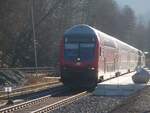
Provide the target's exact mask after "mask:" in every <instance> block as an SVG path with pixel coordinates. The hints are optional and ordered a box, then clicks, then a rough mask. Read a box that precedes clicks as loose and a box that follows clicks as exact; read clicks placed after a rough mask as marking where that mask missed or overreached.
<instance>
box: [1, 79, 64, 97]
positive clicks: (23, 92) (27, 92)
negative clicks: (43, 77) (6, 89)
mask: <svg viewBox="0 0 150 113" xmlns="http://www.w3.org/2000/svg"><path fill="white" fill-rule="evenodd" d="M56 85H62V83H60V82H59V81H58V82H53V83H49V84H47V85H45V86H42V87H37V88H34V89H33V87H32V88H31V87H30V89H28V90H21V91H15V92H12V93H10V95H9V96H10V97H15V96H19V95H24V94H29V93H35V92H38V91H42V90H45V89H47V88H53V87H55V86H56ZM7 96H8V95H7V94H4V95H1V96H0V99H5V98H7Z"/></svg>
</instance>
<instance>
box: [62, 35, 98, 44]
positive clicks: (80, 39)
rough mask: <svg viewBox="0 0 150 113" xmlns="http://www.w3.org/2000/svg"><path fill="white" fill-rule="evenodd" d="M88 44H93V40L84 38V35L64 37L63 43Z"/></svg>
mask: <svg viewBox="0 0 150 113" xmlns="http://www.w3.org/2000/svg"><path fill="white" fill-rule="evenodd" d="M79 42H80V43H86V42H87V43H88V42H95V38H94V37H93V36H91V37H89V36H86V35H85V36H84V35H77V36H76V35H75V36H69V37H65V43H79Z"/></svg>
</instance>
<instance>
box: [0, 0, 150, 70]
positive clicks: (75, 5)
mask: <svg viewBox="0 0 150 113" xmlns="http://www.w3.org/2000/svg"><path fill="white" fill-rule="evenodd" d="M32 9H33V16H34V23H35V24H34V25H35V36H36V47H37V61H38V62H37V64H38V66H40V67H41V66H56V65H57V64H58V54H59V41H60V39H61V38H62V36H63V33H64V31H65V30H66V29H67V28H69V27H71V26H73V25H76V24H88V25H91V26H93V27H95V28H96V29H99V30H101V31H103V32H105V33H107V34H109V35H112V36H114V37H116V38H118V39H119V40H122V41H124V42H126V43H128V44H130V45H132V46H134V47H136V48H138V49H141V50H143V51H148V52H150V44H149V43H150V38H149V37H150V22H149V25H147V26H145V25H144V24H143V22H142V20H141V21H137V17H136V16H135V13H134V11H133V10H132V9H131V8H130V7H129V6H125V7H124V8H119V6H118V4H117V3H116V2H115V1H114V0H1V1H0V67H1V68H2V67H32V66H35V60H34V59H35V58H34V38H33V29H32V18H31V14H32Z"/></svg>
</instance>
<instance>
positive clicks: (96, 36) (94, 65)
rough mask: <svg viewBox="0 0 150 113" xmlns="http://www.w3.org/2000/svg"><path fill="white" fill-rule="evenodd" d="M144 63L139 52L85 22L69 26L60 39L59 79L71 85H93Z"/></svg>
mask: <svg viewBox="0 0 150 113" xmlns="http://www.w3.org/2000/svg"><path fill="white" fill-rule="evenodd" d="M144 65H145V56H144V53H143V52H142V51H140V50H138V49H136V48H134V47H132V46H130V45H128V44H126V43H124V42H122V41H120V40H118V39H116V38H114V37H112V36H110V35H107V34H106V33H103V32H101V31H99V30H97V29H95V28H93V27H91V26H88V25H84V24H81V25H75V26H73V27H71V28H70V29H68V30H67V31H66V32H65V33H64V36H63V39H62V40H61V44H60V72H61V80H62V82H63V83H64V84H65V85H67V86H70V87H78V88H93V87H95V86H96V85H97V82H98V81H99V80H104V79H107V78H110V77H113V76H118V75H120V74H123V73H127V72H130V71H134V70H135V69H136V68H137V67H138V66H144Z"/></svg>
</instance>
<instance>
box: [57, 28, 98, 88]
mask: <svg viewBox="0 0 150 113" xmlns="http://www.w3.org/2000/svg"><path fill="white" fill-rule="evenodd" d="M60 52H61V53H60V72H61V80H62V82H63V83H64V85H66V86H69V87H73V88H92V87H95V86H96V84H97V72H98V41H97V38H96V35H95V33H94V31H93V30H92V29H91V28H90V27H89V26H86V25H78V26H75V27H72V28H71V29H69V30H67V31H66V32H65V34H64V37H63V40H62V42H61V50H60Z"/></svg>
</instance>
